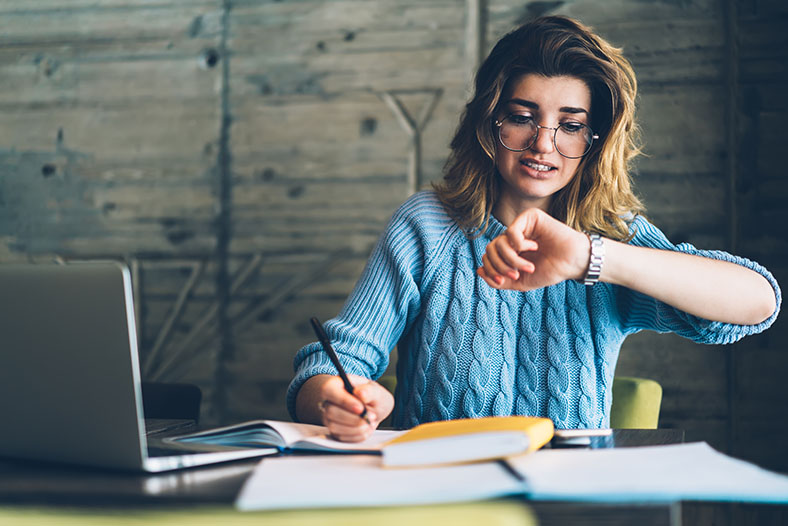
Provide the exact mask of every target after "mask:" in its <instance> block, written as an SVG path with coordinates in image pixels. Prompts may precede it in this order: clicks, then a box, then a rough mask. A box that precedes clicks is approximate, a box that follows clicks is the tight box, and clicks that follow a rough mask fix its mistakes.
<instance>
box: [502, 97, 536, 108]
mask: <svg viewBox="0 0 788 526" xmlns="http://www.w3.org/2000/svg"><path fill="white" fill-rule="evenodd" d="M508 103H509V104H517V105H518V106H525V107H526V108H531V109H532V110H538V109H539V105H538V104H537V103H535V102H533V101H530V100H525V99H509V102H508Z"/></svg>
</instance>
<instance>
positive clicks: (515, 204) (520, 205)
mask: <svg viewBox="0 0 788 526" xmlns="http://www.w3.org/2000/svg"><path fill="white" fill-rule="evenodd" d="M551 197H552V196H548V197H543V198H541V199H517V198H514V197H513V196H512V195H511V194H501V196H500V197H499V198H498V202H497V203H495V206H494V207H493V215H494V216H495V218H496V219H497V220H498V221H500V222H501V224H502V225H505V226H509V225H511V224H512V222H513V221H514V220H515V218H516V217H517V216H519V215H520V214H522V213H523V212H525V211H526V210H528V209H529V208H541V209H542V210H544V211H545V212H548V213H549V210H548V208H549V206H550V198H551Z"/></svg>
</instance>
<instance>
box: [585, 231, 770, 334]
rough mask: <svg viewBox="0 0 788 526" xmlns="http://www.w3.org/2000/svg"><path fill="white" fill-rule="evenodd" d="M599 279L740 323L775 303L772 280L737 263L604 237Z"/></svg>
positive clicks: (765, 313) (763, 314)
mask: <svg viewBox="0 0 788 526" xmlns="http://www.w3.org/2000/svg"><path fill="white" fill-rule="evenodd" d="M604 243H605V263H604V266H603V268H602V274H601V277H600V279H601V280H602V281H605V282H608V283H613V284H616V285H621V286H624V287H627V288H629V289H632V290H635V291H638V292H641V293H643V294H646V295H648V296H651V297H653V298H655V299H658V300H660V301H662V302H664V303H667V304H668V305H670V306H672V307H675V308H677V309H679V310H681V311H684V312H687V313H689V314H693V315H695V316H698V317H701V318H704V319H708V320H713V321H720V322H724V323H735V324H739V325H755V324H758V323H761V322H762V321H764V320H766V319H767V318H768V317H769V316H771V315H772V313H773V312H774V310H775V308H776V298H775V295H774V290H773V289H772V286H771V284H770V283H769V282H768V281H767V280H766V278H764V277H763V276H761V275H760V274H758V273H757V272H755V271H753V270H750V269H748V268H746V267H743V266H741V265H737V264H735V263H730V262H728V261H719V260H715V259H710V258H705V257H701V256H694V255H690V254H684V253H682V252H673V251H669V250H657V249H652V248H643V247H636V246H632V245H627V244H624V243H619V242H616V241H612V240H610V239H605V240H604Z"/></svg>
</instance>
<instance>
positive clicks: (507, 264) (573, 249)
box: [476, 208, 591, 291]
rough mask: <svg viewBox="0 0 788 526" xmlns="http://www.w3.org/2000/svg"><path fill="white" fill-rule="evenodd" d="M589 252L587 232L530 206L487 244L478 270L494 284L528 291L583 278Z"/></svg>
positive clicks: (480, 274) (501, 287)
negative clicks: (584, 232)
mask: <svg viewBox="0 0 788 526" xmlns="http://www.w3.org/2000/svg"><path fill="white" fill-rule="evenodd" d="M590 253H591V244H590V242H589V240H588V236H586V235H585V234H583V233H582V232H578V231H577V230H574V229H572V228H570V227H568V226H567V225H565V224H564V223H562V222H560V221H558V220H557V219H555V218H553V217H552V216H550V215H549V214H547V213H546V212H544V211H543V210H540V209H538V208H531V209H528V210H526V211H525V212H523V213H521V214H520V215H518V216H517V217H516V218H515V220H514V221H513V222H512V224H511V225H509V228H507V229H506V232H504V233H503V234H501V235H500V236H498V237H496V238H495V239H493V240H492V241H491V242H490V244H489V245H487V250H486V251H485V253H484V255H483V256H482V262H483V266H481V267H479V268H478V269H477V271H476V272H477V274H479V276H481V278H482V279H484V281H485V282H486V283H487V284H488V285H490V286H491V287H493V288H496V289H512V290H521V291H526V290H532V289H537V288H541V287H547V286H549V285H554V284H556V283H559V282H561V281H564V280H567V279H582V278H583V277H584V276H585V273H586V270H587V269H588V261H589V257H590Z"/></svg>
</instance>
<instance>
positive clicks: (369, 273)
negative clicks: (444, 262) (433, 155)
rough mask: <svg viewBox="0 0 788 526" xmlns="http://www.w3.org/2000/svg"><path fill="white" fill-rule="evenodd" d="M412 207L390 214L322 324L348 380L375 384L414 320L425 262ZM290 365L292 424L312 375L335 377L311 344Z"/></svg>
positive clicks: (413, 200)
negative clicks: (338, 306) (344, 295)
mask: <svg viewBox="0 0 788 526" xmlns="http://www.w3.org/2000/svg"><path fill="white" fill-rule="evenodd" d="M418 201H419V195H418V194H417V195H416V196H414V197H413V198H411V199H410V200H409V201H407V202H406V203H405V204H404V205H402V207H400V209H399V210H397V212H395V214H394V216H393V217H392V218H391V220H390V222H389V224H388V226H387V227H386V229H385V231H384V232H383V234H382V235H381V237H380V239H379V240H378V242H377V244H376V246H375V248H374V249H373V250H372V253H371V255H370V257H369V259H368V260H367V264H366V266H365V268H364V271H363V272H362V274H361V277H360V278H359V280H358V282H357V283H356V285H355V287H354V289H353V291H352V292H351V294H350V296H349V297H348V299H347V301H346V302H345V305H344V307H343V308H342V310H341V311H340V313H339V315H338V316H337V317H336V318H333V319H331V320H329V321H328V322H326V323H325V329H326V333H327V334H328V337H329V339H330V340H331V343H332V345H333V347H334V349H335V350H336V352H337V355H338V357H339V360H340V362H341V363H342V366H343V367H344V368H345V371H346V372H347V373H348V374H355V375H359V376H364V377H367V378H370V379H377V378H379V377H380V376H381V375H382V374H383V372H384V371H385V370H386V368H387V367H388V364H389V354H390V352H391V351H392V349H393V348H394V346H395V345H396V343H397V341H398V340H399V338H400V335H401V334H402V333H403V331H405V330H406V327H407V326H409V325H410V324H411V323H412V321H413V319H414V318H415V316H416V315H418V312H419V310H420V307H421V299H420V293H419V283H420V280H421V276H422V274H423V269H424V260H425V247H424V243H423V240H422V239H421V238H420V236H419V228H418V225H419V213H418ZM293 365H294V368H295V376H294V378H293V380H292V381H291V382H290V385H289V387H288V390H287V408H288V411H289V412H290V415H291V416H292V418H293V419H294V420H295V418H296V416H295V401H296V396H297V395H298V390H299V389H300V388H301V386H302V385H303V384H304V382H306V380H308V379H309V378H311V377H312V376H315V375H318V374H331V375H336V374H337V371H336V368H334V366H333V365H332V364H331V362H330V360H329V358H328V356H327V355H326V353H325V352H324V351H323V349H322V347H321V346H320V344H319V343H317V342H314V343H310V344H309V345H306V346H305V347H303V348H302V349H301V350H299V351H298V353H297V354H296V356H295V360H294V363H293Z"/></svg>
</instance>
